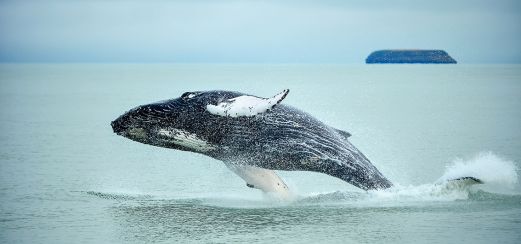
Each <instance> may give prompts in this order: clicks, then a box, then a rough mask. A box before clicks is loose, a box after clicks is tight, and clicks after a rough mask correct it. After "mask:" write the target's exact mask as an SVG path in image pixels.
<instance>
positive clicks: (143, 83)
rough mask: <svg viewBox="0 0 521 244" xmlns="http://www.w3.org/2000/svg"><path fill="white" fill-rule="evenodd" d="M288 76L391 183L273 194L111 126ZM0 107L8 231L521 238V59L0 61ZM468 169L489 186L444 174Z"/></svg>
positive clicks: (303, 101) (3, 224)
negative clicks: (154, 106)
mask: <svg viewBox="0 0 521 244" xmlns="http://www.w3.org/2000/svg"><path fill="white" fill-rule="evenodd" d="M287 88H289V89H290V93H289V95H288V96H287V98H286V99H285V100H284V101H283V103H284V104H288V105H292V106H295V107H298V108H300V109H302V110H304V111H306V112H308V113H310V114H311V115H313V116H315V117H316V118H318V119H320V120H321V121H323V122H325V123H327V124H329V125H331V126H333V127H335V128H338V129H342V130H345V131H348V132H350V133H351V134H352V136H351V137H350V141H351V142H352V143H353V144H354V145H355V146H357V147H358V148H359V149H360V150H361V151H362V152H363V153H364V154H365V155H366V156H367V157H368V158H369V159H370V160H371V161H372V162H373V164H374V165H375V166H376V167H377V168H378V169H379V170H380V171H381V172H382V173H383V174H384V175H385V176H387V177H388V178H389V179H390V180H391V181H392V182H393V183H394V184H395V187H393V188H392V189H389V190H386V191H369V192H364V191H362V190H359V189H357V188H355V187H353V186H351V185H349V184H347V183H345V182H343V181H341V180H339V179H336V178H333V177H330V176H327V175H324V174H319V173H311V172H279V174H280V175H281V177H282V178H283V179H284V180H285V181H286V182H287V184H288V186H289V187H290V188H291V189H292V191H293V192H294V193H295V194H296V195H297V197H296V199H295V200H293V201H289V202H288V201H279V200H277V199H273V198H271V197H269V196H264V195H263V194H262V193H261V192H260V191H258V190H255V189H251V188H248V187H246V184H245V182H243V181H242V180H241V179H240V178H239V177H237V176H236V175H234V174H233V173H232V172H230V171H229V170H228V169H227V168H226V167H225V166H224V165H223V164H222V163H221V162H219V161H216V160H214V159H211V158H208V157H205V156H202V155H198V154H194V153H188V152H181V151H174V150H171V149H165V148H158V147H153V146H149V145H144V144H140V143H137V142H134V141H130V140H128V139H126V138H123V137H120V136H117V135H115V134H114V133H113V132H112V129H111V127H110V122H111V121H112V120H114V119H115V118H116V117H117V116H119V115H120V114H122V113H124V112H125V111H127V110H129V109H130V108H132V107H134V106H137V105H141V104H146V103H150V102H155V101H159V100H164V99H169V98H175V97H179V96H180V95H181V94H182V93H184V92H187V91H205V90H214V89H220V90H235V91H241V92H245V93H249V94H254V95H257V96H263V97H270V96H273V95H275V94H277V93H279V92H281V91H282V90H283V89H287ZM0 107H1V109H0V242H2V243H151V242H159V243H174V242H178V243H187V242H201V243H208V242H210V243H232V242H242V243H249V242H260V243H317V242H324V243H423V242H425V243H461V242H463V243H520V242H521V187H520V182H519V180H518V174H519V168H520V163H521V65H460V64H458V65H290V64H277V65H275V64H254V65H253V64H1V65H0ZM460 176H474V177H477V178H479V179H482V180H483V181H484V182H485V184H482V185H473V186H469V187H459V188H458V187H456V188H450V189H448V188H444V187H441V186H440V184H439V183H440V182H443V181H444V180H446V179H450V178H453V177H460Z"/></svg>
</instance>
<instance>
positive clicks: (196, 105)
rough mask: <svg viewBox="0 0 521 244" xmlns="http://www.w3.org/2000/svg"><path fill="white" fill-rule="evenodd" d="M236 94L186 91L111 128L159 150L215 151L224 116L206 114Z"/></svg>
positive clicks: (130, 114) (139, 109)
mask: <svg viewBox="0 0 521 244" xmlns="http://www.w3.org/2000/svg"><path fill="white" fill-rule="evenodd" d="M237 95H238V94H237V93H234V92H225V91H208V92H185V93H183V94H182V95H181V97H178V98H175V99H170V100H165V101H160V102H155V103H151V104H146V105H141V106H138V107H135V108H133V109H131V110H129V111H128V112H126V113H124V114H123V115H121V116H119V117H118V118H117V119H116V120H114V121H112V123H111V126H112V129H113V130H114V133H116V134H118V135H121V136H124V137H126V138H129V139H131V140H134V141H137V142H141V143H145V144H149V145H154V146H160V147H167V148H174V149H179V150H187V151H197V152H205V151H208V150H212V149H215V146H214V145H213V143H212V141H215V140H218V138H216V135H218V134H219V133H217V132H218V130H219V126H220V125H221V123H220V122H219V120H222V119H223V117H222V116H215V115H213V114H211V113H209V112H208V111H207V106H208V105H209V104H218V103H219V102H222V101H224V100H226V99H230V98H233V97H235V96H237Z"/></svg>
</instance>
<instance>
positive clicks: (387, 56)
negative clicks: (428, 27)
mask: <svg viewBox="0 0 521 244" xmlns="http://www.w3.org/2000/svg"><path fill="white" fill-rule="evenodd" d="M365 63H367V64H391V63H393V64H404V63H405V64H455V63H457V62H456V60H454V59H453V58H452V57H451V56H450V55H449V54H448V53H447V52H445V51H443V50H407V49H403V50H402V49H398V50H379V51H374V52H373V53H371V54H370V55H369V56H368V57H367V59H366V60H365Z"/></svg>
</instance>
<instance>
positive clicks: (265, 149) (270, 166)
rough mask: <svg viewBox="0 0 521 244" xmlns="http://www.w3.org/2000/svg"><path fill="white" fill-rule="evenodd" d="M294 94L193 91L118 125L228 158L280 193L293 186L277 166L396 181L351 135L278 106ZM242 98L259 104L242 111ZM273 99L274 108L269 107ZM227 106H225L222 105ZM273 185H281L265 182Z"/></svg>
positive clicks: (123, 131)
mask: <svg viewBox="0 0 521 244" xmlns="http://www.w3.org/2000/svg"><path fill="white" fill-rule="evenodd" d="M286 94H287V92H286V93H285V94H284V96H282V97H281V98H280V97H279V98H277V99H279V100H278V101H277V102H276V103H274V104H271V103H267V102H268V101H269V100H268V99H264V100H262V98H258V97H254V96H250V95H245V94H242V93H238V92H229V91H209V92H191V93H185V94H183V96H181V97H180V98H177V99H171V100H167V101H162V102H158V103H153V104H148V105H143V106H139V107H137V108H134V109H132V110H130V111H129V112H127V113H126V114H124V115H122V116H120V117H119V118H118V119H117V120H115V121H113V122H112V127H113V129H114V132H116V133H118V134H120V135H123V136H125V137H128V138H130V139H132V140H135V141H138V142H142V143H146V144H151V145H154V146H160V147H166V148H172V149H178V150H183V151H191V152H195V153H201V154H204V155H207V156H210V157H212V158H215V159H217V160H221V161H223V162H225V163H226V165H227V166H228V167H229V168H230V169H232V171H234V172H235V173H237V174H238V175H239V176H241V177H242V178H243V179H245V180H246V182H247V184H248V186H251V187H256V188H260V189H263V190H265V191H276V190H273V189H271V188H274V187H275V188H276V186H277V185H276V184H278V185H283V187H284V189H287V187H286V185H285V184H284V183H283V181H282V180H281V179H280V178H278V176H276V174H275V172H273V171H272V170H292V171H294V170H297V171H314V172H321V173H325V174H328V175H331V176H334V177H337V178H340V179H342V180H344V181H346V182H348V183H350V184H352V185H354V186H356V187H359V188H361V189H364V190H371V189H384V188H388V187H391V186H392V184H391V182H390V181H389V180H387V179H386V178H385V177H384V176H383V175H382V174H381V173H380V172H379V171H378V169H376V167H375V166H373V165H372V164H371V162H370V161H369V160H368V159H367V157H365V156H364V155H363V154H362V153H361V152H360V151H359V150H358V149H357V148H356V147H355V146H353V144H351V142H350V141H349V139H348V137H349V136H350V134H349V133H347V132H344V131H341V130H337V129H335V128H332V127H330V126H328V125H326V124H324V123H322V122H320V121H319V120H317V119H315V118H314V117H313V116H311V115H309V114H307V113H305V112H303V111H301V110H299V109H297V108H294V107H291V106H288V105H284V104H278V103H279V102H280V101H281V100H282V99H284V97H285V95H286ZM239 98H245V99H249V98H252V99H253V103H251V104H247V106H242V107H240V109H235V107H237V106H235V105H237V104H234V103H237V101H239V100H241V99H239ZM245 99H242V100H245ZM256 99H257V100H258V101H257V100H256ZM259 101H260V102H259ZM263 101H266V102H265V103H263ZM270 102H271V101H270ZM252 104H253V105H252ZM266 104H267V105H269V106H268V107H269V108H267V109H265V108H264V107H262V106H264V105H266ZM275 105H276V106H275ZM219 106H220V107H219ZM233 106H235V107H233ZM258 107H261V108H258ZM219 108H223V110H215V109H219ZM234 111H238V112H234ZM266 179H268V180H266ZM266 181H272V182H271V183H269V182H266ZM252 182H255V184H253V183H252ZM270 184H272V185H275V186H274V187H271V188H270V186H260V185H270Z"/></svg>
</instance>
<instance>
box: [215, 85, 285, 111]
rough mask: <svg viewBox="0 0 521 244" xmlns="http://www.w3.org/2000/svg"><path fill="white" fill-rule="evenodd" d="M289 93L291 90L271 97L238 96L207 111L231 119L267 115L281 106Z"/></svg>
mask: <svg viewBox="0 0 521 244" xmlns="http://www.w3.org/2000/svg"><path fill="white" fill-rule="evenodd" d="M288 93H289V89H286V90H284V91H282V92H281V93H279V94H277V95H275V96H273V97H270V98H261V97H256V96H248V95H243V96H238V97H234V98H230V99H228V100H226V101H224V102H221V103H219V104H217V105H213V104H208V105H206V111H208V112H209V113H211V114H215V115H220V116H229V117H244V116H245V117H250V116H255V115H257V114H261V113H265V112H267V111H269V110H270V109H272V108H274V107H275V106H276V105H277V104H279V103H280V102H281V101H282V100H284V98H286V96H287V95H288Z"/></svg>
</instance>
